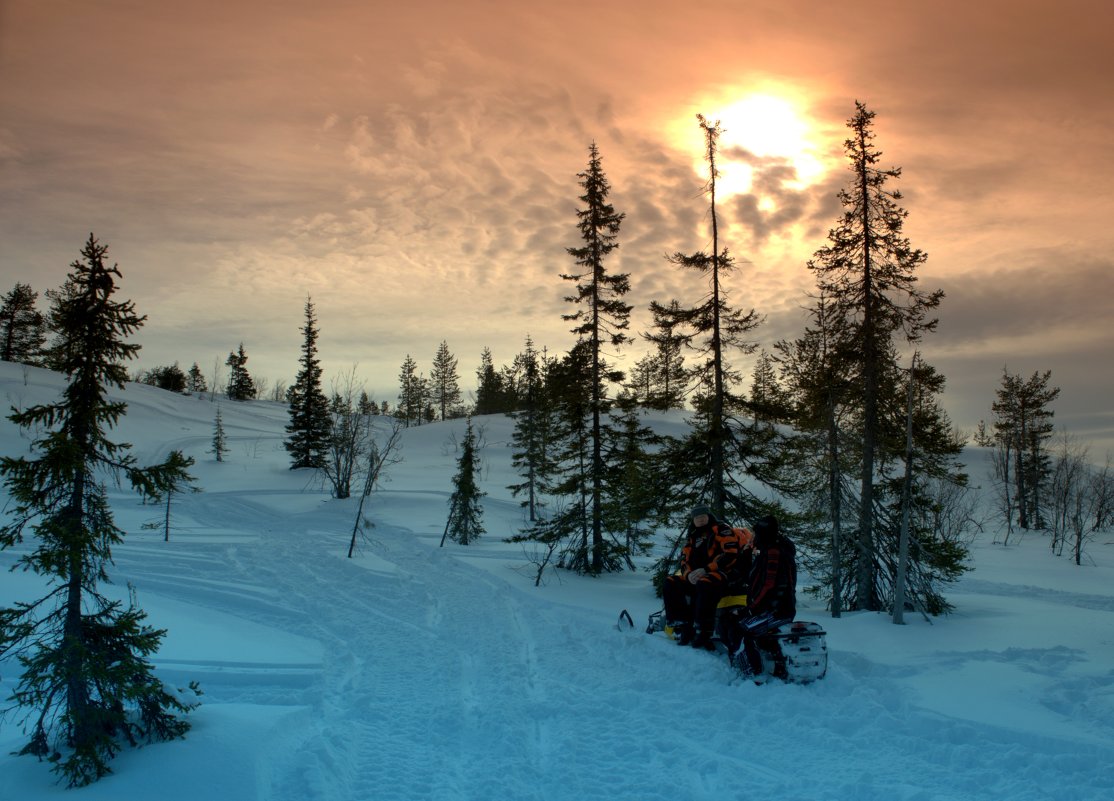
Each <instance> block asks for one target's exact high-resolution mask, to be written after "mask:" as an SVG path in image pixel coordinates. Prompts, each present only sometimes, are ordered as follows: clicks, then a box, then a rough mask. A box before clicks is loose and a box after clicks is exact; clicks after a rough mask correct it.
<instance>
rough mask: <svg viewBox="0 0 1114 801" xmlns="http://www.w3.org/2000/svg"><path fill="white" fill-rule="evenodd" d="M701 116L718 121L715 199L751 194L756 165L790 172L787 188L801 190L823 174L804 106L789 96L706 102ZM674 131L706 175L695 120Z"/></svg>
mask: <svg viewBox="0 0 1114 801" xmlns="http://www.w3.org/2000/svg"><path fill="white" fill-rule="evenodd" d="M702 113H703V114H704V117H705V118H706V119H707V120H708V121H709V122H710V123H715V122H716V121H718V122H719V123H720V128H721V130H722V134H721V135H720V140H719V158H718V161H717V165H716V166H717V167H718V168H719V172H720V175H719V178H718V179H717V180H716V191H717V193H719V194H722V195H735V194H746V193H748V192H750V191H752V188H753V179H754V166H753V162H755V161H761V162H765V163H774V164H776V163H781V164H785V165H788V166H790V167H792V168H793V170H794V172H795V178H794V179H792V180H789V181H786V182H784V183H785V186H786V188H789V189H797V190H800V189H804V188H805V187H807V186H810V185H812V184H814V183H816V182H817V181H818V180H819V179H820V177H821V176H822V175H823V174H824V172H825V171H826V169H825V166H824V162H823V161H822V159H821V157H820V155H819V154H820V148H819V146H818V145H817V143H816V141H815V140H816V138H817V137H816V132H815V129H814V126H813V125H812V124H811V123H810V122H809V119H808V115H807V113H806V112H805V111H804V106H803V103H802V102H801V101H800V100H798V99H796V98H795V97H793V96H792V95H791V94H788V93H786V94H781V93H773V92H751V93H747V94H745V95H744V96H742V97H739V98H738V99H735V100H731V101H728V102H719V103H716V102H711V103H708V104H707V110H706V111H704V112H702ZM675 128H676V134H677V139H676V140H675V141H678V142H679V143H680V142H683V143H684V146H685V147H686V149H689V148H692V149H693V151H694V152H695V154H696V155H695V156H694V163H695V164H696V165H697V169H698V172H701V173H703V174H706V173H707V169H708V168H707V164H706V163H705V161H704V150H703V146H704V143H703V140H702V133H701V131H700V130H699V127H698V126H697V124H696V121H695V119H690V120H686V121H685V122H684V128H683V129H682V128H681V123H680V122H678V123H677V124H676V125H675ZM694 142H695V143H696V144H695V146H694V145H693V143H694ZM761 202H762V201H760V205H761ZM767 202H768V201H767Z"/></svg>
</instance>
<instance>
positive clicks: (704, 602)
mask: <svg viewBox="0 0 1114 801" xmlns="http://www.w3.org/2000/svg"><path fill="white" fill-rule="evenodd" d="M747 535H749V532H745V533H744V531H743V530H737V529H733V528H732V527H731V526H729V525H727V524H726V523H724V522H722V521H720V520H717V519H716V517H715V515H713V514H712V511H711V509H709V508H708V507H707V506H697V507H696V508H694V509H693V510H692V514H691V515H690V518H689V527H688V532H687V536H686V538H685V545H684V548H683V549H682V551H681V567H680V569H679V570H678V571H677V572H676V573H674V574H673V575H671V576H667V577H666V579H665V583H664V584H663V585H662V599H663V600H664V602H665V619H666V626H668V627H671V628H672V630H673V632H674V636H675V637H676V639H677V642H678V643H679V644H681V645H692V646H693V647H694V648H705V649H708V650H711V649H712V648H714V646H713V645H712V634H713V630H714V628H715V614H716V604H717V603H718V602H719V600H720V598H722V597H723V596H724V595H726V594H728V593H729V592H731V591H733V590H734V589H735V588H737V587H738V586H739V585H740V583H741V582H742V581H743V580H744V579H745V577H746V575H747V573H748V571H749V569H750V563H749V559H750V555H749V551H748V550H747V549H746V546H747V545H748V544H749V543H747V542H745V540H746V539H747Z"/></svg>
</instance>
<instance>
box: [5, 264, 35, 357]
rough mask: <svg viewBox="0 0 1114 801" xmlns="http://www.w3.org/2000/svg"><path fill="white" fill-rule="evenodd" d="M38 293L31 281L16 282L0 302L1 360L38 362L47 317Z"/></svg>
mask: <svg viewBox="0 0 1114 801" xmlns="http://www.w3.org/2000/svg"><path fill="white" fill-rule="evenodd" d="M38 298H39V294H38V293H37V292H36V291H35V290H34V289H32V288H31V285H30V284H21V283H17V284H16V285H15V287H13V288H12V291H11V292H9V293H8V294H6V295H4V298H3V301H2V302H0V359H2V360H4V361H6V362H18V363H21V364H38V363H39V362H40V361H41V359H42V355H43V354H42V352H43V345H44V344H45V343H46V318H45V317H44V316H43V314H42V312H40V311H39V310H38V309H37V308H35V302H36V301H37V300H38Z"/></svg>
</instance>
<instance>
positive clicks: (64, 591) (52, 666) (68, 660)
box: [0, 234, 192, 787]
mask: <svg viewBox="0 0 1114 801" xmlns="http://www.w3.org/2000/svg"><path fill="white" fill-rule="evenodd" d="M107 251H108V248H107V247H106V246H104V245H102V244H100V243H99V242H98V241H97V240H96V239H95V238H94V237H93V235H92V234H90V236H89V240H88V242H87V243H86V244H85V247H84V248H83V250H82V251H81V255H82V257H83V260H82V261H75V262H74V263H73V264H72V265H71V267H72V272H71V273H70V274H69V276H68V278H67V282H66V286H65V288H64V290H63V291H61V292H59V293H57V294H56V295H55V296H54V301H55V302H54V306H53V308H52V313H51V319H52V320H53V321H54V322H55V324H56V327H55V334H56V337H57V339H56V347H55V358H56V359H57V364H58V367H59V369H60V370H61V371H62V372H63V373H64V374H65V376H66V378H67V384H66V388H65V390H63V393H62V398H61V400H60V401H58V402H56V403H51V404H46V405H42V406H35V407H32V408H30V409H27V410H26V411H22V412H17V413H15V414H13V415H11V417H10V419H11V420H12V421H13V422H15V423H16V424H17V425H19V426H21V427H23V428H29V429H32V430H35V431H42V432H43V433H42V434H41V436H40V437H39V438H38V439H37V440H35V442H34V444H33V448H34V450H35V451H36V453H37V458H33V459H28V458H26V457H20V458H12V457H4V458H3V459H2V460H0V474H3V476H4V478H5V483H6V485H7V488H8V492H9V493H10V495H11V499H12V501H13V505H12V508H10V510H9V517H8V522H7V523H6V525H4V527H3V528H2V529H0V547H4V548H9V547H13V546H15V545H18V544H20V543H21V542H22V541H23V534H24V530H25V529H26V528H27V527H28V526H30V528H31V531H32V533H33V535H34V536H33V539H32V540H31V542H30V543H29V547H28V548H27V549H26V550H25V551H24V552H23V553H21V554H20V556H19V558H18V564H19V565H20V566H22V568H23V569H25V570H30V571H32V572H34V573H37V574H39V575H41V576H43V577H44V578H45V579H46V581H47V586H48V592H47V595H46V596H44V597H43V598H40V599H38V600H35V601H30V602H18V603H16V605H15V606H14V607H11V608H5V609H0V658H7V657H11V656H15V657H16V658H17V659H18V661H19V663H20V665H21V666H22V668H23V675H22V677H21V679H20V681H19V684H18V685H17V686H16V689H15V691H14V693H13V694H12V699H13V700H14V701H15V704H16V705H17V706H18V707H19V708H20V709H21V710H23V711H24V712H25V713H26V717H25V718H24V719H23V723H24V726H25V729H24V731H25V732H27V728H26V727H27V725H28V723H30V732H29V733H30V740H29V742H28V743H27V744H26V745H25V746H24V747H23V749H22V750H21V751H20V753H22V754H34V755H36V756H39V757H47V758H49V759H50V760H51V761H52V762H54V763H55V767H54V770H55V771H57V772H58V773H60V774H61V775H62V776H63V777H64V778H65V780H66V781H67V782H68V784H69V785H70V786H71V787H72V786H81V785H86V784H89V783H91V782H93V781H96V780H97V779H99V778H101V777H102V776H104V775H105V774H107V773H109V772H110V768H109V766H108V762H109V760H110V759H112V758H113V757H114V756H116V754H117V753H118V752H119V751H120V749H121V748H122V747H123V745H124V744H125V743H131V744H135V743H136V742H138V741H139V740H166V739H172V738H176V737H180V736H182V735H183V734H185V732H186V731H187V730H188V729H189V724H188V722H186V721H185V720H183V719H182V718H181V717H180V714H182V713H185V712H187V711H188V710H189V708H191V707H189V706H188V705H186V704H185V703H183V701H181V700H179V699H178V698H176V697H175V696H174V695H171V694H170V693H168V692H167V690H166V689H165V688H164V687H163V684H162V682H161V681H159V679H158V678H157V677H156V676H155V674H154V671H153V667H152V665H151V663H150V662H149V661H148V657H149V656H150V655H151V654H152V653H154V652H155V651H156V650H157V649H158V646H159V643H160V642H161V640H162V638H163V635H164V634H165V633H166V632H165V631H163V630H161V629H154V628H151V627H150V626H149V625H147V623H146V622H145V620H146V613H145V612H143V610H141V609H139V608H138V607H136V606H135V600H134V596H133V597H132V599H131V600H130V601H129V603H128V605H127V606H126V607H125V606H124V604H123V603H122V602H120V601H113V600H110V599H109V598H107V597H106V596H105V595H104V594H103V593H102V592H101V590H100V585H101V584H103V583H105V582H107V581H108V574H107V566H108V565H109V564H111V562H112V547H113V546H115V545H118V544H120V543H121V542H122V541H123V535H124V532H123V531H121V530H120V529H119V528H118V527H117V526H116V524H115V523H114V521H113V518H112V512H111V510H110V509H109V506H108V499H107V497H106V494H105V490H104V483H103V482H104V478H105V474H108V475H116V476H117V477H118V476H120V475H121V474H122V475H123V476H124V477H126V478H127V480H128V481H129V482H130V484H131V486H132V487H133V489H135V490H136V491H137V492H139V493H140V494H141V495H142V496H144V497H145V498H159V497H163V496H164V495H166V494H167V493H169V492H171V491H173V490H175V489H177V488H178V487H179V486H181V485H182V484H183V483H184V482H186V481H188V479H189V476H188V473H187V472H186V469H187V468H188V467H189V465H190V464H192V460H191V459H187V458H185V457H183V456H182V454H181V453H180V452H178V451H172V452H171V454H170V456H169V458H168V459H167V460H166V461H165V462H163V463H162V464H158V465H154V466H151V467H138V466H137V465H136V463H135V458H134V457H132V456H131V455H129V454H128V453H127V449H128V446H127V445H124V444H120V443H115V442H111V441H110V440H108V438H107V436H106V430H107V429H110V428H112V427H114V426H115V425H116V424H117V422H118V421H119V420H120V418H121V416H122V415H123V414H124V411H125V408H126V405H125V404H123V403H120V402H115V401H111V400H109V398H108V392H109V390H110V389H113V388H116V389H120V388H123V386H124V383H125V381H126V380H127V370H126V368H125V367H124V365H123V364H122V360H125V359H132V358H134V357H135V354H136V352H137V351H138V350H139V346H138V345H135V344H129V343H126V342H125V341H124V340H125V339H126V338H127V337H129V336H131V335H132V334H134V333H135V331H136V330H137V329H138V328H139V327H140V326H141V325H142V324H143V322H144V319H145V318H144V317H141V316H139V315H138V314H136V312H135V308H134V305H133V304H132V303H131V302H130V301H117V300H114V299H113V295H114V294H115V292H116V288H117V287H116V282H117V280H118V279H119V278H120V277H121V276H120V271H119V270H118V269H117V267H116V266H115V265H113V266H112V267H108V266H106V265H105V263H104V257H105V255H106V253H107Z"/></svg>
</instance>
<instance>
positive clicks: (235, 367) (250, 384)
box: [224, 342, 256, 401]
mask: <svg viewBox="0 0 1114 801" xmlns="http://www.w3.org/2000/svg"><path fill="white" fill-rule="evenodd" d="M224 363H225V364H227V365H228V369H229V374H228V392H227V394H228V399H229V400H234V401H246V400H251V399H252V398H254V397H255V395H256V391H255V382H254V381H253V380H252V378H251V374H250V373H249V372H248V368H247V364H248V355H247V353H245V352H244V343H243V342H241V343H240V349H239V350H238V351H236V352H235V353H229V354H228V358H227V359H226V360H225V362H224Z"/></svg>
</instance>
